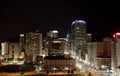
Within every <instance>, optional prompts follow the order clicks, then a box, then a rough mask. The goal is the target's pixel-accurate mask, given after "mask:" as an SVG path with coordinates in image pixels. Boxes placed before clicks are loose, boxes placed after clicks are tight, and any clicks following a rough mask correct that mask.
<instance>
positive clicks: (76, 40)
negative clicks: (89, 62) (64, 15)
mask: <svg viewBox="0 0 120 76" xmlns="http://www.w3.org/2000/svg"><path fill="white" fill-rule="evenodd" d="M86 37H87V36H86V22H85V21H83V20H75V21H73V22H72V25H71V47H72V48H71V50H72V51H73V53H74V55H75V56H77V57H78V58H81V59H85V54H86V51H87V50H86V47H87V43H86V41H87V39H86Z"/></svg>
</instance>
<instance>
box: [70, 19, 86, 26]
mask: <svg viewBox="0 0 120 76" xmlns="http://www.w3.org/2000/svg"><path fill="white" fill-rule="evenodd" d="M75 23H79V24H86V22H85V21H83V20H75V21H73V22H72V25H73V24H75Z"/></svg>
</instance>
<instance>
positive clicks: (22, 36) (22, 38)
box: [19, 34, 26, 57]
mask: <svg viewBox="0 0 120 76" xmlns="http://www.w3.org/2000/svg"><path fill="white" fill-rule="evenodd" d="M24 39H25V37H24V34H20V38H19V45H20V51H19V56H22V54H23V53H24V54H25V53H26V51H25V40H24ZM22 57H24V56H22Z"/></svg>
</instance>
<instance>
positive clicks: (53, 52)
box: [47, 38, 66, 56]
mask: <svg viewBox="0 0 120 76" xmlns="http://www.w3.org/2000/svg"><path fill="white" fill-rule="evenodd" d="M65 42H66V41H65V39H64V38H57V39H51V40H49V41H48V44H47V48H48V55H49V56H61V55H64V51H65Z"/></svg>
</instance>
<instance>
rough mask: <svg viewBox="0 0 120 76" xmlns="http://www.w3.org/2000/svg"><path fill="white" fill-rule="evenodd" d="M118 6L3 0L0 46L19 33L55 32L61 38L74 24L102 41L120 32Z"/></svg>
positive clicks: (0, 4)
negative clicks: (83, 25) (82, 25)
mask: <svg viewBox="0 0 120 76" xmlns="http://www.w3.org/2000/svg"><path fill="white" fill-rule="evenodd" d="M119 10H120V7H119V5H117V2H109V0H106V1H104V0H103V1H98V0H96V1H94V0H93V1H91V0H83V1H82V0H43V1H42V0H38V1H35V0H29V1H25V0H24V1H22V0H15V1H12V0H8V1H6V0H4V1H0V42H3V41H6V40H12V39H14V40H16V39H17V38H18V37H19V34H20V33H26V32H34V31H35V30H40V32H41V33H43V34H45V33H46V32H48V31H50V30H54V29H57V30H58V31H59V32H60V33H59V35H60V37H65V35H66V33H67V32H68V31H70V26H71V23H72V21H74V20H77V19H78V20H79V19H81V20H84V21H86V23H87V33H92V34H93V40H95V39H96V40H98V41H99V40H101V39H102V38H103V37H106V36H111V35H112V34H113V33H115V32H117V31H119V32H120V12H119Z"/></svg>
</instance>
